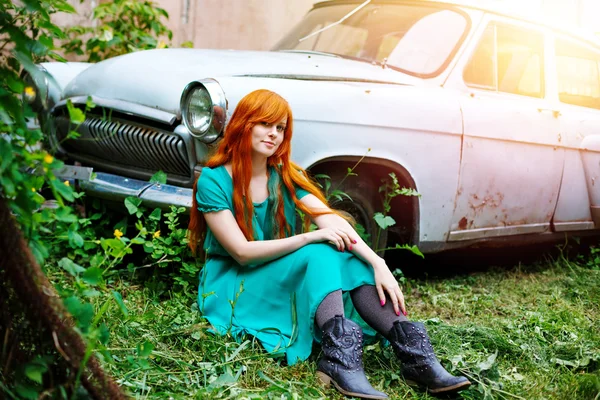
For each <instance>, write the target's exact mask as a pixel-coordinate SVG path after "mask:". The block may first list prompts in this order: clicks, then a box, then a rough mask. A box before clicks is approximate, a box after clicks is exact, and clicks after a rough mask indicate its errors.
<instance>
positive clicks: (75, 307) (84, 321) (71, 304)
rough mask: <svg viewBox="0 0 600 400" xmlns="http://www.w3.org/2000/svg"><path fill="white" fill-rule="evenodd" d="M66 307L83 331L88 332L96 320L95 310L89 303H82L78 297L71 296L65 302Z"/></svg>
mask: <svg viewBox="0 0 600 400" xmlns="http://www.w3.org/2000/svg"><path fill="white" fill-rule="evenodd" d="M64 303H65V307H67V310H68V311H69V312H70V313H71V314H72V315H73V317H74V318H75V320H76V321H77V322H78V324H79V327H80V328H81V330H82V331H84V332H86V331H87V330H88V328H89V326H90V324H91V323H92V319H93V318H94V308H93V307H92V305H91V304H89V303H82V302H81V301H80V300H79V299H78V298H77V297H75V296H71V297H69V298H67V299H65V301H64Z"/></svg>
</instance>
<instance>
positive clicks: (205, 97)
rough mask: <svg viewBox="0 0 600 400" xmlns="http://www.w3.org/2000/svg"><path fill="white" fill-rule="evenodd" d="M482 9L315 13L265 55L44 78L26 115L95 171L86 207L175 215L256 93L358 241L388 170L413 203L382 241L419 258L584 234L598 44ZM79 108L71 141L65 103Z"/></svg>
mask: <svg viewBox="0 0 600 400" xmlns="http://www.w3.org/2000/svg"><path fill="white" fill-rule="evenodd" d="M497 3H499V2H494V3H491V6H490V7H484V6H482V5H481V4H482V2H480V1H477V2H476V3H472V4H471V5H468V4H466V3H464V2H461V3H457V2H453V1H424V0H421V1H413V0H385V1H383V0H381V1H379V0H372V1H353V0H332V1H324V2H321V3H318V4H316V5H315V6H314V7H313V9H312V10H311V11H310V12H309V13H308V14H307V15H306V17H305V18H304V19H303V20H302V21H301V22H300V23H299V24H298V25H297V26H296V27H294V28H293V29H292V30H291V32H290V33H289V34H288V35H287V36H285V37H284V38H283V39H282V40H281V41H280V42H279V43H278V44H277V45H276V46H275V48H274V49H273V50H272V51H232V50H200V49H163V50H152V51H142V52H137V53H133V54H128V55H124V56H120V57H116V58H113V59H109V60H106V61H103V62H100V63H97V64H92V65H90V64H85V63H46V64H43V65H42V66H41V67H42V72H43V76H44V78H43V79H41V80H40V79H39V78H38V79H36V80H35V81H36V82H38V85H42V86H44V88H39V89H40V93H43V94H44V95H43V96H40V97H41V98H39V99H38V100H37V101H38V102H39V103H40V104H38V107H40V108H41V109H43V110H46V111H45V113H44V114H43V115H44V118H45V120H46V125H47V131H48V133H49V134H50V136H51V138H52V142H53V143H54V145H55V146H57V148H58V151H59V154H61V155H62V157H64V158H65V159H66V160H69V161H70V162H71V163H72V164H76V165H79V166H84V167H93V169H94V171H95V172H96V173H95V177H94V179H91V180H87V181H86V180H83V181H82V182H81V186H82V187H83V188H84V189H85V190H86V191H87V192H88V193H89V195H91V196H98V197H102V198H105V199H110V200H122V199H123V198H125V197H126V196H137V197H139V198H141V199H142V200H143V201H144V202H147V203H149V204H151V205H159V206H162V207H167V206H169V205H182V206H186V207H189V206H190V202H191V196H192V195H191V188H192V185H193V183H194V180H195V179H196V178H197V177H198V174H199V173H200V172H201V170H202V163H203V161H204V160H205V159H206V157H207V155H208V154H209V153H210V151H211V149H213V148H214V146H216V145H218V143H219V138H220V137H221V135H222V133H223V129H224V125H225V124H226V122H227V117H229V116H230V115H231V113H232V111H233V109H234V108H235V106H236V103H237V102H238V101H239V100H240V99H241V98H242V97H243V96H244V95H245V94H247V93H249V92H250V91H252V90H255V89H258V88H267V89H270V90H273V91H275V92H277V93H279V94H281V95H282V96H283V97H284V98H286V99H287V100H288V101H289V102H290V104H291V106H292V109H293V112H294V118H295V123H294V138H293V159H294V160H295V161H296V162H297V163H299V164H300V165H301V166H303V167H305V168H307V169H308V170H310V171H311V172H312V173H313V174H328V175H329V176H331V179H332V181H333V184H332V186H336V185H337V184H339V183H340V182H341V189H342V190H344V191H346V192H347V193H348V194H349V195H350V196H351V197H352V202H350V201H348V200H344V201H343V202H341V203H338V204H337V206H339V207H340V208H343V209H346V210H349V211H350V212H351V213H352V214H353V215H355V217H356V218H357V219H358V221H359V222H360V223H361V224H362V225H364V226H365V228H366V230H367V232H370V233H372V238H373V240H374V241H375V238H376V236H377V235H375V232H376V225H375V223H374V222H373V220H372V216H373V213H374V212H376V211H379V210H381V208H382V202H381V193H379V191H378V188H379V186H380V185H381V180H382V178H385V177H386V176H387V175H388V174H389V173H390V172H394V173H395V174H396V176H397V177H398V179H399V180H400V184H401V186H404V187H407V188H414V189H416V190H417V191H418V192H419V193H420V197H404V196H398V197H396V198H395V199H394V202H393V204H392V209H391V213H390V215H391V216H392V217H393V218H394V219H395V220H396V221H397V224H396V225H395V226H394V227H393V228H392V229H390V235H391V236H394V237H393V238H391V239H393V240H394V241H395V242H401V243H412V244H416V245H418V246H419V247H420V249H421V250H422V251H423V252H426V253H427V252H429V253H431V252H439V251H442V250H447V249H451V248H457V247H466V246H471V245H474V244H481V243H492V244H498V243H499V244H507V243H514V242H523V241H531V242H536V241H541V240H545V239H556V238H559V237H564V236H565V234H568V235H572V234H577V235H585V234H593V233H598V232H599V231H598V229H599V228H600V73H599V70H600V45H599V44H598V43H597V42H594V38H593V37H589V36H585V35H582V34H575V33H573V32H572V31H570V30H569V31H567V30H560V29H556V28H552V27H551V26H549V25H544V24H543V23H540V22H539V21H536V20H535V19H533V18H530V17H527V16H515V15H514V13H508V12H503V11H502V10H500V9H498V8H497V6H496V4H497ZM89 96H91V98H92V100H93V103H94V104H95V107H94V108H93V109H92V110H89V111H88V112H87V114H86V119H85V122H83V123H82V124H81V125H80V126H79V128H78V131H79V133H80V134H81V136H80V137H79V138H77V139H69V138H68V133H69V131H70V130H71V129H73V127H74V125H73V123H72V122H70V121H69V117H68V115H69V114H68V110H67V101H70V102H71V104H73V105H75V106H76V107H84V106H85V104H86V101H87V99H88V97H89ZM363 156H364V159H362V161H361V162H360V163H359V164H358V167H357V168H356V170H355V172H356V173H357V174H358V176H355V177H350V178H348V179H344V176H345V174H346V172H347V170H348V168H349V167H352V166H354V165H355V164H356V163H357V162H358V161H359V160H361V158H363ZM158 170H162V171H164V172H166V173H167V177H168V181H167V184H157V183H150V182H149V178H150V177H151V176H152V175H153V174H154V173H155V172H157V171H158ZM342 180H343V182H342ZM388 238H389V237H388ZM385 239H386V235H382V236H381V238H380V241H382V242H380V243H375V245H377V246H378V247H381V245H382V244H383V241H385Z"/></svg>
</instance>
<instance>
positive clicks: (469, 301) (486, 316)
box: [50, 257, 600, 400]
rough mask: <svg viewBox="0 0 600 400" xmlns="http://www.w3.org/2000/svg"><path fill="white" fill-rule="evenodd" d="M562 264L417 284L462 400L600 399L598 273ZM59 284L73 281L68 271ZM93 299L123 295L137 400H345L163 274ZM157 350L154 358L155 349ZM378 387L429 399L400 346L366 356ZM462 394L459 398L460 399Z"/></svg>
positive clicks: (418, 304) (410, 299)
mask: <svg viewBox="0 0 600 400" xmlns="http://www.w3.org/2000/svg"><path fill="white" fill-rule="evenodd" d="M580 262H581V265H580V264H578V263H576V262H574V261H567V260H566V259H564V258H562V257H559V260H558V261H554V260H550V261H545V262H538V263H535V264H533V265H528V266H525V265H516V266H513V267H505V268H488V269H487V270H486V271H484V272H476V273H470V274H468V275H461V276H453V277H450V278H436V279H409V280H408V281H407V283H406V285H405V294H406V297H407V304H408V307H409V317H411V318H412V319H415V320H421V321H425V323H426V325H427V327H428V330H429V332H430V336H431V338H432V342H433V345H434V348H435V349H436V353H437V355H438V357H439V358H440V359H441V361H442V363H443V364H444V365H445V366H446V367H447V368H448V369H450V370H452V371H453V372H455V373H460V372H462V373H464V374H466V375H467V376H468V377H469V378H470V379H471V380H472V382H473V383H474V385H473V386H472V387H471V388H470V389H469V390H467V391H464V392H462V394H461V396H462V398H464V399H526V400H530V399H557V400H569V399H590V400H598V399H600V322H599V318H598V315H599V314H600V271H598V270H595V269H592V268H587V267H584V265H585V262H587V260H585V259H584V260H582V261H580ZM50 278H51V279H52V280H54V281H55V282H57V283H60V284H61V285H63V286H64V285H68V279H69V278H68V276H67V275H65V274H63V273H62V272H60V271H58V270H54V269H53V270H51V271H50ZM108 286H109V287H107V288H105V289H102V290H101V291H100V295H99V297H97V298H96V300H95V308H96V311H98V310H99V308H100V306H101V305H102V304H104V303H105V301H106V300H108V299H109V296H110V290H117V291H119V292H120V293H122V295H123V298H124V302H125V305H126V307H127V309H128V316H127V317H125V316H124V315H123V313H122V311H121V310H120V309H119V308H118V307H117V305H116V304H112V303H111V306H110V307H109V308H108V310H107V311H106V313H105V314H104V316H103V322H104V323H105V324H106V325H107V326H108V328H109V330H110V335H111V336H110V342H109V345H108V347H109V350H110V353H111V354H112V360H104V365H105V368H106V369H107V370H108V371H110V373H112V375H113V376H115V377H116V378H117V379H118V381H119V383H120V384H121V385H123V387H125V388H127V390H128V391H129V392H130V393H131V394H132V395H133V397H135V398H151V399H153V398H173V399H189V398H199V399H200V398H202V399H205V398H222V399H225V398H240V399H242V398H245V399H252V398H256V399H259V398H260V399H262V398H269V399H275V398H276V399H304V398H315V399H316V398H327V399H329V398H332V399H341V398H343V396H340V395H339V394H338V393H336V392H335V391H334V390H324V389H322V388H321V387H320V386H319V385H318V384H317V382H316V380H315V367H316V362H315V360H316V359H317V356H318V350H319V349H318V347H315V351H314V352H313V355H312V356H311V358H310V359H309V360H308V361H306V362H302V363H299V364H297V365H294V366H292V367H286V366H283V365H282V364H281V361H280V360H279V359H273V358H271V357H270V356H269V355H268V354H266V353H265V352H264V351H263V350H262V349H261V347H260V345H259V344H258V343H256V342H254V341H253V340H252V338H248V340H246V341H244V342H243V343H241V344H240V343H236V342H235V341H233V340H232V339H231V338H228V337H216V336H213V335H212V334H210V333H208V332H207V328H208V327H207V324H206V322H205V321H204V320H203V319H202V318H201V316H200V315H199V313H198V310H197V306H196V304H195V301H194V299H193V293H191V294H190V293H188V294H187V295H186V294H182V293H173V292H171V291H169V290H167V286H166V285H165V283H164V282H161V279H160V277H159V278H154V279H141V278H139V277H136V278H131V277H130V276H129V275H128V274H127V273H125V272H124V273H122V274H121V275H114V277H113V278H112V280H109V285H108ZM150 350H152V351H151V352H150ZM365 364H366V365H365V368H366V370H367V373H368V375H369V377H370V380H371V382H372V384H373V385H374V386H375V387H376V388H378V389H381V390H384V391H385V392H386V393H388V394H389V395H390V397H392V398H396V399H430V398H432V397H431V396H428V395H427V394H425V393H423V392H420V391H415V390H413V389H411V388H409V387H408V386H407V385H406V384H405V383H404V381H403V380H402V378H401V377H400V376H399V373H398V371H399V365H398V363H397V362H396V360H395V358H394V356H393V353H392V352H391V349H390V348H389V347H388V348H384V347H382V346H380V345H372V346H367V347H366V349H365ZM459 398H461V397H459Z"/></svg>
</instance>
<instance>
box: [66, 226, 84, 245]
mask: <svg viewBox="0 0 600 400" xmlns="http://www.w3.org/2000/svg"><path fill="white" fill-rule="evenodd" d="M67 236H68V238H69V244H70V245H71V247H83V243H84V241H83V238H82V237H81V235H80V234H79V233H78V232H76V231H74V230H71V229H69V232H68V233H67Z"/></svg>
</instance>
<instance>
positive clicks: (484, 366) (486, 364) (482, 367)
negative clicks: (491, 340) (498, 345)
mask: <svg viewBox="0 0 600 400" xmlns="http://www.w3.org/2000/svg"><path fill="white" fill-rule="evenodd" d="M496 357H498V350H496V352H495V353H494V354H492V355H490V356H489V357H488V358H487V359H486V360H485V361H482V362H480V363H478V364H477V369H478V370H479V372H483V371H487V370H490V369H491V368H492V367H493V366H494V363H495V362H496Z"/></svg>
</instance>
